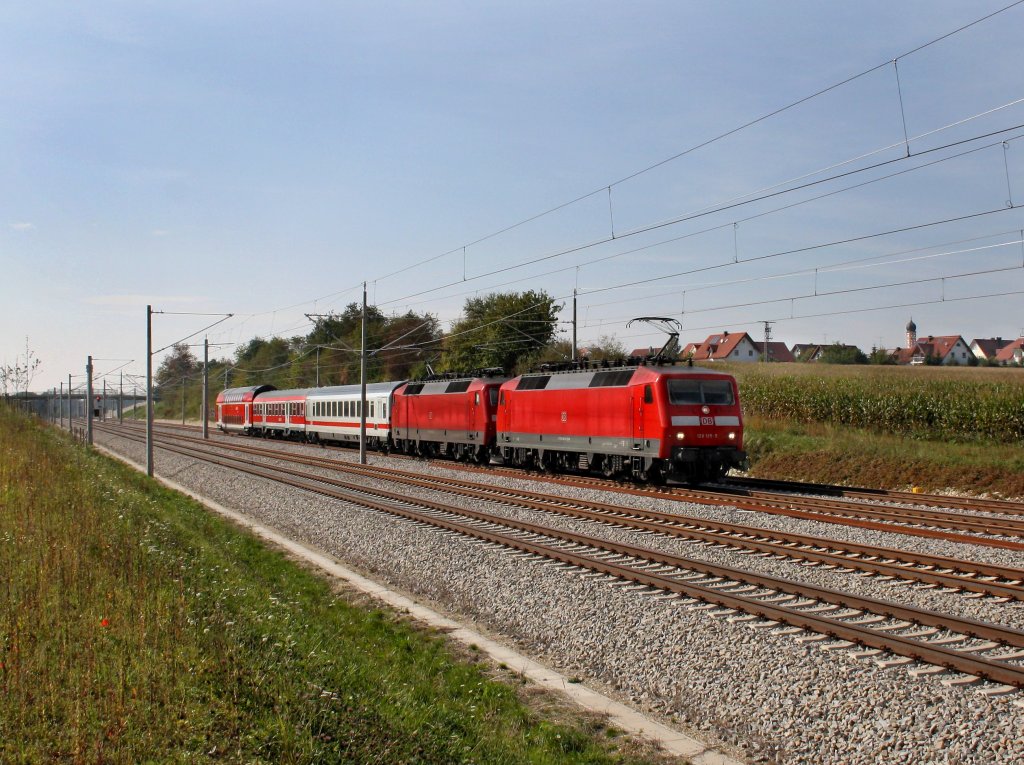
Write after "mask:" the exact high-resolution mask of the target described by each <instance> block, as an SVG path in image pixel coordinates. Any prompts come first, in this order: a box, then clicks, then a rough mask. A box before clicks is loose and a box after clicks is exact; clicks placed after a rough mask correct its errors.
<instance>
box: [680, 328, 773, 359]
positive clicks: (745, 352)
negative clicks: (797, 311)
mask: <svg viewBox="0 0 1024 765" xmlns="http://www.w3.org/2000/svg"><path fill="white" fill-rule="evenodd" d="M769 345H771V343H769ZM779 345H782V343H779ZM688 356H692V357H693V360H694V361H760V360H761V346H760V345H759V344H758V343H757V342H755V341H754V339H753V338H751V337H750V335H748V334H747V333H746V332H733V333H730V332H729V331H725V332H722V333H720V334H717V335H708V337H707V339H705V340H704V342H703V343H688V344H687V345H686V347H685V348H683V352H682V358H687V357H688ZM770 357H771V356H770V353H769V358H770Z"/></svg>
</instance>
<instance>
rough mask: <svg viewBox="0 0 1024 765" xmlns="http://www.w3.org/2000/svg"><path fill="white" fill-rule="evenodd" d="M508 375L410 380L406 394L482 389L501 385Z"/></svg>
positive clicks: (420, 394)
mask: <svg viewBox="0 0 1024 765" xmlns="http://www.w3.org/2000/svg"><path fill="white" fill-rule="evenodd" d="M508 379H509V378H508V377H506V376H504V375H502V376H501V377H491V376H479V375H476V376H469V377H445V378H442V379H434V380H410V381H409V382H408V383H407V384H406V386H405V390H403V391H402V394H403V395H406V396H417V395H419V396H429V395H434V394H440V393H465V392H466V391H470V390H480V389H481V388H483V387H484V386H485V385H501V384H503V383H505V382H507V381H508Z"/></svg>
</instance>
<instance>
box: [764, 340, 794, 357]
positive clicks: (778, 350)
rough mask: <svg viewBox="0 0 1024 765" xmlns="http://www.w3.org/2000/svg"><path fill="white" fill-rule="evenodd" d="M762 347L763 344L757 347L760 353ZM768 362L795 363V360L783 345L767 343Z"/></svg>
mask: <svg viewBox="0 0 1024 765" xmlns="http://www.w3.org/2000/svg"><path fill="white" fill-rule="evenodd" d="M764 346H765V344H764V343H761V344H760V346H759V347H760V348H761V350H762V352H763V351H764ZM768 361H780V362H781V361H796V359H795V358H794V357H793V354H792V353H790V350H789V348H787V347H786V344H785V343H768Z"/></svg>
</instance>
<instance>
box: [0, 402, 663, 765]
mask: <svg viewBox="0 0 1024 765" xmlns="http://www.w3.org/2000/svg"><path fill="white" fill-rule="evenodd" d="M0 581H2V582H3V595H2V596H0V689H2V693H0V728H2V732H3V735H2V736H0V760H2V761H5V762H43V761H69V762H72V761H73V762H143V761H153V762H155V761H159V762H195V761H203V760H211V761H213V760H216V761H227V762H268V763H269V762H275V763H276V762H366V763H393V762H417V763H421V762H422V763H431V762H433V763H449V762H468V761H472V762H536V763H563V762H588V763H590V762H607V763H641V762H656V761H658V758H657V756H656V755H654V754H651V753H650V752H646V751H644V750H642V749H641V747H640V745H639V744H637V743H636V742H634V741H632V740H631V739H628V738H627V737H624V736H622V735H620V734H619V732H617V731H616V730H614V729H610V728H609V727H608V726H607V725H605V724H604V723H603V722H602V721H601V720H599V719H597V718H588V719H584V718H581V717H579V716H577V715H575V714H574V713H573V714H570V713H569V712H568V711H567V710H566V708H565V707H564V706H562V707H560V706H557V705H555V706H552V702H551V699H550V698H548V699H546V700H545V702H544V705H545V713H544V714H541V712H540V711H539V706H538V704H537V702H536V701H534V702H532V703H531V704H525V703H524V700H523V698H522V696H523V694H524V691H523V687H522V686H521V684H520V683H518V682H517V679H516V678H515V676H514V675H513V674H512V673H510V672H508V671H505V672H502V671H500V670H499V671H497V674H503V675H504V676H505V678H506V679H507V680H509V681H508V682H505V681H501V680H500V679H498V678H496V677H495V676H494V674H495V671H494V670H489V669H488V668H487V667H485V666H484V665H483V664H482V663H481V662H479V661H478V660H476V659H475V657H474V656H473V655H472V652H468V653H469V655H464V656H461V657H460V656H458V655H456V654H454V653H453V652H452V649H451V646H450V645H449V644H448V643H447V642H446V641H445V640H443V638H442V637H441V636H439V635H437V634H432V633H430V632H427V631H424V630H422V629H418V628H414V627H413V626H412V625H411V624H409V623H408V622H406V621H404V620H402V619H401V618H399V617H396V616H393V615H388V614H387V613H385V612H383V611H381V610H380V609H378V608H374V607H372V606H371V605H369V604H367V603H365V602H362V601H360V600H359V598H356V597H355V596H353V595H352V594H351V593H346V592H340V591H337V590H336V589H334V588H332V586H331V585H330V584H329V583H328V582H326V581H325V580H324V579H322V578H319V577H317V576H314V575H313V574H311V573H309V572H308V571H306V570H304V569H303V568H301V567H299V566H298V565H297V564H295V563H294V562H292V561H290V560H288V559H286V558H285V556H284V555H282V554H280V553H278V552H275V551H272V550H269V549H267V548H266V547H265V546H264V545H263V544H261V543H260V542H259V541H257V540H256V539H255V538H254V537H252V536H250V535H249V534H247V533H244V532H242V531H240V530H239V529H238V528H236V527H235V526H233V525H231V524H230V523H228V522H226V521H224V520H222V519H220V518H218V517H217V516H215V515H214V514H211V513H210V512H208V511H207V510H205V509H204V508H202V507H201V506H200V505H198V504H196V503H194V502H192V501H191V500H188V499H186V498H184V497H182V496H181V495H179V494H176V493H174V492H170V491H167V490H164V489H162V488H160V487H158V486H157V485H156V484H155V483H153V482H151V481H148V480H146V479H144V478H142V477H140V476H139V475H138V474H137V473H136V472H134V471H132V470H130V469H129V468H126V467H124V466H122V465H120V464H118V463H115V462H113V461H112V460H109V459H106V458H104V457H101V456H100V455H98V454H96V453H93V452H90V451H88V450H86V449H84V448H82V447H81V446H79V445H77V444H75V443H73V442H72V441H71V440H70V439H69V438H66V437H65V436H64V435H62V434H60V433H58V432H56V431H55V430H53V429H50V428H45V427H43V426H42V425H41V424H40V423H38V422H36V421H34V420H30V419H27V418H25V417H22V416H20V415H16V414H14V413H12V412H10V411H8V410H7V409H5V408H3V407H0Z"/></svg>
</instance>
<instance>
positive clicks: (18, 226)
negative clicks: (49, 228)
mask: <svg viewBox="0 0 1024 765" xmlns="http://www.w3.org/2000/svg"><path fill="white" fill-rule="evenodd" d="M35 227H36V224H35V223H27V222H26V223H12V224H11V228H13V229H14V230H15V231H29V230H30V229H33V228H35Z"/></svg>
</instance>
